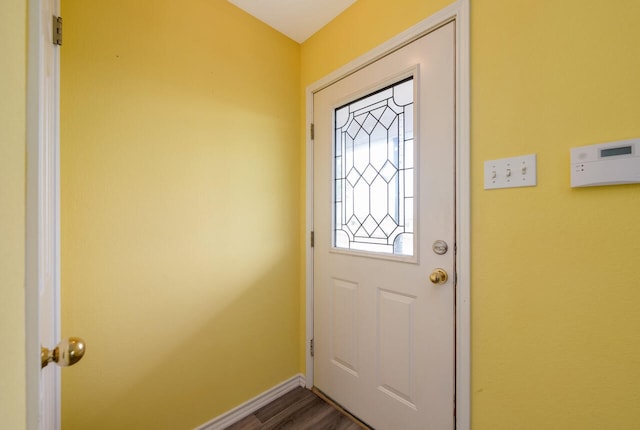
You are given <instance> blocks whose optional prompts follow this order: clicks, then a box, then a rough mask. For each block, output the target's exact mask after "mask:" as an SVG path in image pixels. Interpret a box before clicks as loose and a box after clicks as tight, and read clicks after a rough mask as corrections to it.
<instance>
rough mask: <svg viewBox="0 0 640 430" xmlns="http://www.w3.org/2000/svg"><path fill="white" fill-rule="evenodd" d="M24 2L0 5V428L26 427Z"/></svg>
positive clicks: (7, 0)
mask: <svg viewBox="0 0 640 430" xmlns="http://www.w3.org/2000/svg"><path fill="white" fill-rule="evenodd" d="M26 24H27V3H26V1H25V0H6V1H3V2H2V3H0V52H2V66H1V67H0V344H1V345H2V348H3V350H4V352H3V353H2V354H0V423H2V424H1V425H0V426H1V427H3V428H8V429H9V428H10V429H21V428H24V426H25V425H26V391H25V353H24V350H25V331H24V318H25V310H24V309H25V302H24V276H25V271H24V262H25V259H24V251H25V241H24V240H25V204H26V201H25V175H26V165H25V163H26V158H25V155H26V135H25V131H26V128H25V118H26V99H25V97H26V80H27V75H26V71H27V69H26V66H27V60H26V52H27V51H26V46H27V26H26Z"/></svg>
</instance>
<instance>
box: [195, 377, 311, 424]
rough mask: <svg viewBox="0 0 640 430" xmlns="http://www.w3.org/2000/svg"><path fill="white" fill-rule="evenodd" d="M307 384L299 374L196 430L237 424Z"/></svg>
mask: <svg viewBox="0 0 640 430" xmlns="http://www.w3.org/2000/svg"><path fill="white" fill-rule="evenodd" d="M305 384H306V381H305V378H304V375H302V374H297V375H295V376H293V377H292V378H290V379H288V380H286V381H284V382H282V383H280V384H278V385H276V386H275V387H273V388H271V389H269V390H267V391H265V392H264V393H262V394H260V395H258V396H256V397H254V398H253V399H251V400H249V401H247V402H245V403H243V404H241V405H240V406H238V407H236V408H233V409H231V410H230V411H229V412H225V413H224V414H222V415H220V416H218V417H216V418H214V419H212V420H211V421H209V422H208V423H205V424H202V425H201V426H200V427H197V428H195V429H194V430H222V429H225V428H227V427H229V426H230V425H231V424H235V423H237V422H238V421H240V420H241V419H243V418H244V417H246V416H249V415H251V414H252V413H254V412H255V411H257V410H258V409H260V408H261V407H263V406H265V405H267V404H269V403H271V402H272V401H274V400H275V399H277V398H278V397H281V396H282V395H283V394H286V393H288V392H289V391H291V390H293V389H295V388H298V387H304V386H305Z"/></svg>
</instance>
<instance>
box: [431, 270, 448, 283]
mask: <svg viewBox="0 0 640 430" xmlns="http://www.w3.org/2000/svg"><path fill="white" fill-rule="evenodd" d="M447 279H449V275H447V272H446V271H445V270H444V269H440V268H437V269H435V270H434V271H433V272H431V275H429V280H430V281H431V282H432V283H434V284H436V285H442V284H444V283H445V282H447Z"/></svg>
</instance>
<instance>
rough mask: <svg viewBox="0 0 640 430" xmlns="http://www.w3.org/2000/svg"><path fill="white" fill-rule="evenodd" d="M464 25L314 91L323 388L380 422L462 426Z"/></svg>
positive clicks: (380, 429)
mask: <svg viewBox="0 0 640 430" xmlns="http://www.w3.org/2000/svg"><path fill="white" fill-rule="evenodd" d="M455 25H456V24H455V22H451V23H448V24H446V25H444V26H442V27H440V28H438V29H436V30H434V31H432V32H430V33H428V34H426V35H424V36H422V37H420V38H419V39H417V40H415V41H413V42H411V43H410V44H408V45H406V46H404V47H402V48H400V49H398V50H396V51H395V52H393V53H391V54H389V55H387V56H385V57H383V58H381V59H379V60H377V61H375V62H374V63H372V64H370V65H368V66H366V67H365V68H363V69H360V70H359V71H357V72H355V73H353V74H351V75H348V76H347V77H345V78H343V79H341V80H339V81H338V82H336V83H334V84H332V85H331V86H329V87H327V88H325V89H322V90H320V91H318V92H316V93H315V94H314V98H313V115H314V124H315V127H314V128H315V139H314V143H313V145H314V152H313V157H314V185H313V186H314V190H313V192H314V232H315V235H314V236H315V247H314V346H315V348H314V349H315V358H314V374H315V375H314V378H315V379H314V384H315V386H316V387H317V388H318V389H319V390H321V391H322V392H324V393H325V394H326V395H327V396H329V397H330V398H332V399H333V400H335V401H336V402H337V403H339V404H340V405H342V406H343V407H344V408H345V409H347V410H348V411H349V412H351V413H352V414H353V415H355V416H357V417H358V418H360V419H361V420H362V421H364V422H366V423H367V424H369V425H370V426H372V427H373V428H375V429H377V430H409V429H433V430H445V429H453V428H454V427H455V416H454V405H455V398H454V396H455V261H456V260H455V237H456V235H455V177H456V176H455V148H456V146H455V67H456V66H455ZM437 269H441V270H442V271H443V272H446V273H447V274H448V279H447V280H446V281H445V280H443V278H442V276H440V275H439V273H441V272H438V271H437ZM430 275H433V279H432V280H430ZM438 277H439V279H437V278H438Z"/></svg>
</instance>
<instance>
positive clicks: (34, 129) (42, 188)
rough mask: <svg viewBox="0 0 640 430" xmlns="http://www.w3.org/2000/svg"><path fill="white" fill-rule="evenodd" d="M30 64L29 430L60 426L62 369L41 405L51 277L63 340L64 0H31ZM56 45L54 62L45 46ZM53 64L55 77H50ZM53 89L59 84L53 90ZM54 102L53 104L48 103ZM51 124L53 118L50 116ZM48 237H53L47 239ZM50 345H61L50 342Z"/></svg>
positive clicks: (56, 330) (54, 369) (56, 328)
mask: <svg viewBox="0 0 640 430" xmlns="http://www.w3.org/2000/svg"><path fill="white" fill-rule="evenodd" d="M28 9H29V15H28V27H29V33H28V48H27V49H28V51H27V55H28V68H27V119H26V121H27V142H26V145H27V174H26V176H27V178H26V179H27V208H26V239H25V241H26V242H25V243H26V253H25V277H26V279H25V343H26V345H25V353H26V393H27V396H26V406H27V416H26V428H27V430H40V429H59V428H60V369H59V368H58V366H50V367H51V369H47V371H48V372H49V374H50V376H51V378H50V379H49V381H50V383H51V385H52V389H51V391H48V392H47V393H46V394H45V396H44V397H43V398H44V402H43V404H41V401H40V398H41V393H40V392H41V369H40V322H41V321H40V318H41V312H40V311H41V310H40V293H39V291H40V288H41V286H42V285H44V284H45V282H46V279H45V277H46V276H50V277H51V280H50V282H49V285H51V286H52V289H53V299H52V303H51V305H52V309H50V312H47V315H49V316H50V317H51V320H50V321H49V323H48V325H50V326H51V333H52V335H53V336H54V337H55V339H56V341H57V340H59V339H60V288H59V286H60V246H59V245H60V186H59V185H60V184H59V166H60V158H59V124H60V121H59V119H60V108H59V101H60V95H59V89H60V80H59V78H60V73H59V70H60V69H59V64H60V55H59V51H58V49H57V48H52V46H53V45H51V43H52V34H53V30H52V17H49V16H47V15H48V13H47V12H45V11H52V12H53V13H54V14H55V15H57V16H59V11H60V2H59V1H58V0H29V2H28ZM47 49H54V50H53V55H52V64H48V63H47V61H46V59H45V58H46V55H45V50H47ZM47 67H51V68H52V70H51V74H52V75H53V77H54V79H53V80H52V81H47V79H45V77H46V71H47ZM52 87H53V88H52ZM46 100H50V101H51V102H52V104H51V105H50V104H48V103H47V102H46ZM47 114H48V118H49V121H50V122H47V120H46V117H47ZM47 238H48V239H47ZM45 346H47V347H49V348H51V347H53V346H55V345H45ZM41 407H46V408H48V409H47V410H48V411H50V413H51V414H52V415H54V416H50V414H49V413H47V414H45V416H44V417H45V418H48V420H47V421H48V422H41V415H40V414H41Z"/></svg>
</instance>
